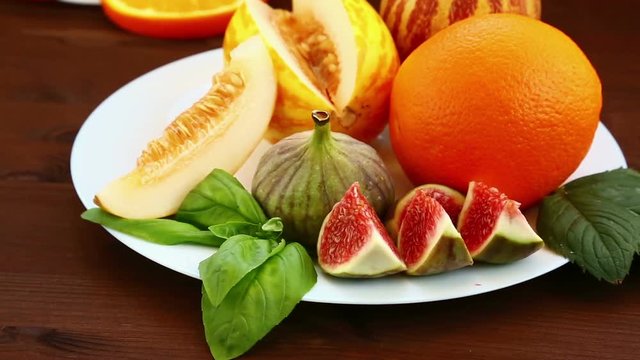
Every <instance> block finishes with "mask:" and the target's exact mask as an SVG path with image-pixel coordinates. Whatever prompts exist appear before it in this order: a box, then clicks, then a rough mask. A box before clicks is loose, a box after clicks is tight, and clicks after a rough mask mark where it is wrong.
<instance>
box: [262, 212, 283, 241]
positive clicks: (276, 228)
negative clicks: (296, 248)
mask: <svg viewBox="0 0 640 360" xmlns="http://www.w3.org/2000/svg"><path fill="white" fill-rule="evenodd" d="M283 229H284V224H283V223H282V219H281V218H279V217H274V218H271V219H269V220H267V222H266V223H264V224H262V230H264V231H265V232H270V233H277V234H278V236H280V235H281V234H282V230H283Z"/></svg>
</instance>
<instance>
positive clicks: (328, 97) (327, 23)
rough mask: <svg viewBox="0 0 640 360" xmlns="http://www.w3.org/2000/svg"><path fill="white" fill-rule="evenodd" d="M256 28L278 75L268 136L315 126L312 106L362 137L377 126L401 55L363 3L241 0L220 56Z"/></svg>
mask: <svg viewBox="0 0 640 360" xmlns="http://www.w3.org/2000/svg"><path fill="white" fill-rule="evenodd" d="M255 34H260V36H261V37H262V39H263V41H264V42H265V44H266V45H267V47H268V48H269V51H270V54H271V58H272V60H273V63H274V68H275V71H276V76H277V78H278V96H277V100H276V106H275V110H274V115H273V118H272V120H271V123H270V125H269V130H268V132H267V138H268V139H269V140H271V141H277V140H279V139H281V138H283V137H285V136H288V135H290V134H293V133H296V132H300V131H302V130H308V129H311V128H313V122H312V121H311V119H310V117H309V114H310V112H311V111H312V110H314V109H321V110H328V111H332V112H334V114H333V116H332V119H333V120H332V121H333V123H332V129H333V130H334V131H338V132H342V133H346V134H349V135H351V136H353V137H355V138H357V139H360V140H363V141H370V140H372V139H373V138H375V137H376V136H377V135H378V134H379V133H380V132H381V131H382V129H383V128H384V126H385V125H386V122H387V119H388V105H389V103H388V101H389V93H390V90H391V82H392V80H393V77H394V76H395V74H396V72H397V69H398V66H399V59H398V55H397V51H396V49H395V45H394V43H393V39H392V38H391V35H390V33H389V31H388V29H387V28H386V26H385V24H384V22H383V21H382V19H381V18H380V16H379V15H378V13H377V12H376V10H375V9H374V8H372V7H371V5H369V3H368V2H367V1H365V0H323V1H317V0H294V1H293V11H292V12H289V11H285V10H278V9H272V8H271V7H269V6H268V5H267V4H265V3H263V2H262V1H259V0H246V1H245V2H244V4H243V5H241V6H240V8H239V9H238V10H237V11H236V13H235V14H234V16H233V18H232V19H231V22H230V24H229V26H228V28H227V31H226V33H225V38H224V45H223V47H224V51H225V55H226V54H228V53H229V52H230V51H231V50H232V49H233V48H234V47H235V46H237V44H239V43H240V42H242V41H243V40H244V39H245V38H247V37H249V36H253V35H255Z"/></svg>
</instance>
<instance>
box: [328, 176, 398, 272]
mask: <svg viewBox="0 0 640 360" xmlns="http://www.w3.org/2000/svg"><path fill="white" fill-rule="evenodd" d="M317 250H318V263H319V265H320V267H321V268H322V270H324V271H325V272H326V273H328V274H331V275H333V276H338V277H380V276H384V275H389V274H394V273H397V272H400V271H404V270H405V269H406V267H405V265H404V263H403V262H402V260H401V259H400V256H399V254H398V250H397V248H396V246H395V245H394V243H393V241H392V240H391V238H390V237H389V234H387V232H386V230H385V228H384V226H383V225H382V222H381V221H380V219H379V218H378V216H377V215H376V212H375V210H374V209H373V207H372V206H371V204H370V203H369V201H367V199H366V197H365V196H364V195H363V194H362V192H361V191H360V185H359V184H358V183H357V182H356V183H354V184H353V185H351V187H350V188H349V190H347V192H346V194H345V195H344V197H343V198H342V199H341V200H340V201H339V202H338V203H336V204H335V205H334V206H333V209H332V210H331V212H329V214H328V215H327V217H326V218H325V220H324V223H323V224H322V229H321V230H320V236H319V237H318V247H317Z"/></svg>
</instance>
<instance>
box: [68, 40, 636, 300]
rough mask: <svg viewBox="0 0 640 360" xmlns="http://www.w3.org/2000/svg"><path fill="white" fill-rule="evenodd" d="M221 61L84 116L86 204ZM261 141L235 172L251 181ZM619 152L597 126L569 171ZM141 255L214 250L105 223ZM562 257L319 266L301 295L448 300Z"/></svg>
mask: <svg viewBox="0 0 640 360" xmlns="http://www.w3.org/2000/svg"><path fill="white" fill-rule="evenodd" d="M221 67H222V52H221V51H220V50H219V49H218V50H212V51H208V52H204V53H201V54H197V55H194V56H190V57H187V58H184V59H182V60H178V61H176V62H173V63H171V64H168V65H165V66H162V67H160V68H158V69H156V70H154V71H151V72H149V73H147V74H145V75H143V76H141V77H139V78H138V79H136V80H134V81H132V82H131V83H129V84H127V85H126V86H124V87H122V88H121V89H120V90H118V91H117V92H115V93H114V94H113V95H111V96H110V97H109V98H107V99H106V100H105V101H104V102H103V103H102V104H100V106H98V107H97V108H96V109H95V111H94V112H93V113H92V114H91V115H90V116H89V118H88V119H87V120H86V122H85V123H84V125H83V126H82V128H81V129H80V131H79V132H78V136H77V137H76V140H75V143H74V146H73V151H72V154H71V175H72V178H73V183H74V185H75V188H76V191H77V193H78V195H79V197H80V199H81V201H82V203H83V204H84V206H86V207H87V208H89V207H94V204H93V202H92V199H93V196H94V195H95V194H96V193H97V192H98V191H99V190H100V189H101V188H102V187H103V186H104V185H105V184H106V183H107V182H109V181H110V180H112V179H114V178H116V177H118V176H121V175H122V174H125V173H126V172H128V171H130V170H131V169H132V168H133V167H134V164H135V160H136V158H137V157H138V155H139V154H140V152H141V151H142V149H143V148H144V146H145V145H146V143H147V142H148V141H149V140H151V139H153V138H156V137H158V136H159V135H160V134H161V133H162V130H163V129H164V127H165V126H166V125H167V124H168V123H169V122H171V120H172V119H173V118H174V117H175V116H176V115H177V114H178V113H179V112H181V111H182V110H184V109H185V108H187V107H188V106H190V105H191V104H192V103H193V102H194V101H195V100H197V99H198V98H199V97H200V96H201V95H202V94H204V93H205V91H206V90H207V89H208V88H209V84H210V81H209V79H210V78H211V76H212V75H213V74H214V73H216V72H217V71H218V70H219V69H221ZM387 139H388V136H387V135H386V134H383V136H381V138H380V139H379V140H378V141H377V142H376V143H375V146H376V147H377V148H378V149H379V151H380V153H381V154H382V156H383V158H384V159H385V161H386V162H387V163H388V164H389V166H390V169H391V170H392V172H393V173H394V176H395V177H396V179H397V181H396V187H397V188H399V192H402V191H403V190H405V189H407V188H408V187H409V186H410V185H409V183H408V182H407V180H406V178H404V175H402V173H401V171H400V168H399V166H398V165H397V163H395V160H394V158H393V153H392V152H391V150H390V146H389V143H388V140H387ZM268 147H269V145H268V144H267V143H266V142H264V143H262V144H261V145H260V146H259V147H258V148H257V149H256V150H255V153H254V154H253V155H252V156H251V158H250V159H249V160H248V161H247V163H246V164H245V166H244V167H243V168H242V169H241V170H240V171H239V172H238V173H237V174H236V176H237V177H238V179H239V180H240V181H241V182H242V183H243V184H244V185H245V187H247V188H250V184H251V178H252V175H253V173H254V171H255V168H256V165H257V161H258V160H259V158H260V155H261V154H262V153H263V152H264V151H265V150H266V149H267V148H268ZM625 166H626V162H625V159H624V156H623V154H622V152H621V150H620V148H619V147H618V144H617V143H616V141H615V139H614V138H613V137H612V136H611V134H610V133H609V131H608V130H607V129H606V128H605V127H604V125H602V124H601V125H600V126H599V127H598V130H597V133H596V137H595V140H594V143H593V145H592V148H591V150H590V151H589V154H588V155H587V157H586V158H585V160H584V161H583V163H582V165H581V166H580V168H579V169H578V170H577V171H576V172H575V174H573V175H572V177H571V178H575V177H579V176H584V175H587V174H591V173H596V172H601V171H604V170H608V169H613V168H618V167H625ZM107 231H109V232H110V233H111V234H112V235H113V236H115V237H116V238H117V239H118V240H120V241H121V242H123V243H124V244H125V245H127V246H128V247H130V248H131V249H133V250H135V251H137V252H138V253H140V254H141V255H143V256H145V257H147V258H149V259H151V260H153V261H155V262H157V263H159V264H161V265H164V266H166V267H168V268H170V269H173V270H175V271H178V272H180V273H183V274H185V275H189V276H192V277H194V278H198V264H199V262H200V261H201V260H203V259H205V258H207V257H208V256H210V255H211V254H212V253H213V252H214V249H212V248H207V247H202V246H193V245H177V246H162V245H156V244H152V243H148V242H145V241H142V240H139V239H136V238H133V237H131V236H128V235H125V234H122V233H119V232H117V231H112V230H108V229H107ZM566 262H567V261H566V260H565V259H564V258H562V257H559V256H557V255H554V254H553V253H551V252H550V251H548V250H546V249H542V250H541V251H539V252H537V253H535V254H534V255H532V256H530V257H528V258H526V259H524V260H521V261H518V262H515V263H513V264H509V265H501V266H489V265H481V264H479V265H474V266H473V267H468V268H465V269H462V270H458V271H454V272H450V273H446V274H441V275H436V276H431V277H408V276H403V275H396V276H391V277H386V278H381V279H368V280H349V279H336V278H332V277H329V276H326V275H324V274H323V273H321V272H320V271H318V274H319V277H318V283H317V284H316V286H315V287H314V288H313V289H312V290H311V291H310V292H309V293H308V294H307V295H305V297H304V300H306V301H314V302H324V303H342V304H400V303H415V302H427V301H437V300H445V299H452V298H458V297H464V296H470V295H475V294H480V293H484V292H488V291H493V290H497V289H500V288H504V287H507V286H511V285H514V284H518V283H521V282H523V281H527V280H529V279H532V278H535V277H537V276H540V275H542V274H545V273H547V272H549V271H551V270H554V269H556V268H558V267H560V266H561V265H563V264H565V263H566Z"/></svg>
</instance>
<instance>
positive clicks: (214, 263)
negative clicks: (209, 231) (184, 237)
mask: <svg viewBox="0 0 640 360" xmlns="http://www.w3.org/2000/svg"><path fill="white" fill-rule="evenodd" d="M283 247H284V241H282V242H281V243H280V245H278V244H277V243H276V242H275V241H272V240H261V239H257V238H255V237H253V236H249V235H236V236H233V237H231V238H229V239H228V240H227V241H225V243H224V244H222V246H220V249H218V251H216V253H215V254H213V255H212V256H210V257H209V258H207V259H205V260H203V261H202V262H201V263H200V266H199V267H198V269H199V270H200V278H201V279H202V283H203V285H204V287H205V289H206V290H207V293H208V294H209V297H210V300H211V302H212V304H213V305H215V306H218V305H219V304H220V302H222V300H223V299H224V297H225V296H227V293H228V292H229V290H231V288H233V287H234V286H235V285H236V284H237V283H238V282H239V281H240V280H242V278H243V277H245V275H247V274H248V273H249V272H250V271H251V270H253V269H255V268H257V267H258V266H260V265H262V263H264V262H265V261H266V260H267V259H268V258H269V257H270V256H273V255H274V254H275V253H277V252H278V251H280V250H282V248H283Z"/></svg>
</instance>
